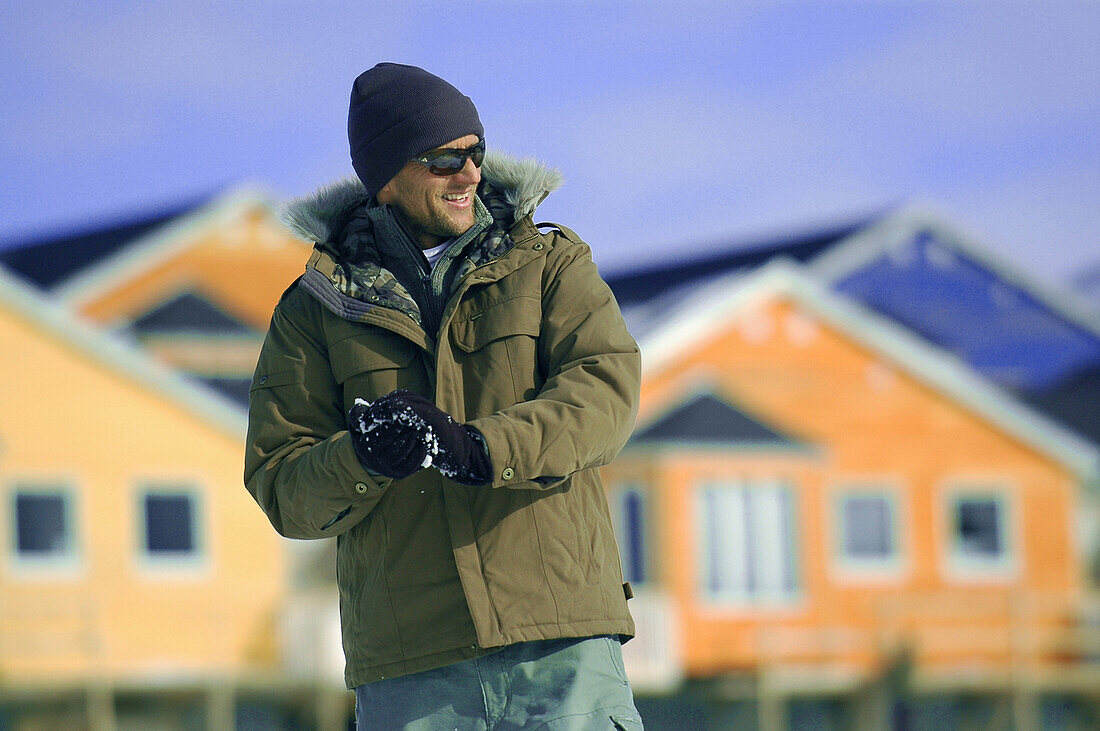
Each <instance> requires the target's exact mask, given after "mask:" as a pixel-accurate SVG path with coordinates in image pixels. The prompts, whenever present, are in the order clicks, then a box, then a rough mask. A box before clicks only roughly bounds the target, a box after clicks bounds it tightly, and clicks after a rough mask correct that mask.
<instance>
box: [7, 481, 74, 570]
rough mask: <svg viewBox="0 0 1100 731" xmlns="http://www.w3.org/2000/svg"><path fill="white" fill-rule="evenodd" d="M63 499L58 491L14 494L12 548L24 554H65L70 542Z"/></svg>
mask: <svg viewBox="0 0 1100 731" xmlns="http://www.w3.org/2000/svg"><path fill="white" fill-rule="evenodd" d="M66 523H67V521H66V520H65V499H64V496H62V495H59V494H49V493H43V494H31V493H20V494H17V495H16V496H15V526H16V528H15V532H16V539H15V543H16V549H17V550H18V552H19V553H21V554H25V555H28V556H57V555H60V554H64V553H67V552H68V551H69V547H70V541H69V536H68V531H67V525H66Z"/></svg>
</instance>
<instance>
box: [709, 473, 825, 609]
mask: <svg viewBox="0 0 1100 731" xmlns="http://www.w3.org/2000/svg"><path fill="white" fill-rule="evenodd" d="M754 490H756V491H763V490H767V491H771V492H773V493H778V494H781V495H782V496H783V497H784V499H785V501H786V506H787V521H788V523H787V531H786V536H785V540H783V541H781V542H778V543H776V544H774V545H773V546H772V548H775V547H776V546H779V547H780V550H781V551H782V555H781V556H780V557H779V559H780V561H781V562H782V563H784V564H785V567H784V571H785V573H787V574H788V575H789V578H790V581H791V587H790V589H789V590H783V589H780V590H778V591H769V590H757V591H752V592H747V591H741V590H738V589H736V588H731V589H720V590H718V591H715V590H714V589H713V588H712V587H711V580H710V579H711V573H712V568H713V567H712V566H711V556H712V555H713V553H714V551H713V550H712V546H711V545H710V538H711V536H710V530H709V529H710V523H709V521H710V519H711V518H712V515H711V511H710V506H709V505H708V495H709V494H710V493H712V492H716V491H729V492H731V493H740V494H741V495H742V497H743V498H744V499H747V500H751V497H750V492H749V491H754ZM798 495H799V491H798V490H796V489H795V488H794V487H793V485H792V484H791V482H790V481H789V480H786V479H777V478H774V477H765V478H756V477H739V478H725V479H708V480H705V481H703V482H701V483H700V484H699V485H698V487H697V489H696V490H695V491H694V499H695V510H694V518H695V526H696V529H695V531H694V532H695V534H696V542H695V550H696V561H695V565H696V577H695V587H696V591H697V594H698V596H699V599H700V603H701V604H702V605H703V606H704V607H707V608H714V609H719V610H723V611H731V610H732V611H750V612H751V611H756V610H761V609H765V610H777V609H778V610H782V609H793V608H797V607H798V606H799V605H800V604H801V602H802V600H803V592H804V587H803V581H804V579H803V568H802V553H801V548H802V544H801V541H800V540H799V536H800V534H801V528H802V526H801V521H800V519H799V506H798V502H797V497H798ZM760 524H761V523H754V525H760ZM744 527H745V526H744V522H743V521H742V523H741V524H740V525H737V524H731V526H730V529H731V530H732V531H733V536H732V538H731V539H730V540H731V541H732V542H734V543H745V542H746V541H752V542H753V544H754V545H755V546H756V547H757V548H759V547H760V546H761V543H760V541H759V540H755V541H754V540H753V539H752V538H748V537H746V536H745V535H744V532H743V530H742V529H743V528H744ZM772 558H773V559H774V558H775V556H774V555H773V556H772ZM745 568H746V571H747V570H749V568H750V567H749V566H748V564H746V566H745ZM759 568H760V566H759V564H755V565H753V566H752V569H753V570H758V569H759Z"/></svg>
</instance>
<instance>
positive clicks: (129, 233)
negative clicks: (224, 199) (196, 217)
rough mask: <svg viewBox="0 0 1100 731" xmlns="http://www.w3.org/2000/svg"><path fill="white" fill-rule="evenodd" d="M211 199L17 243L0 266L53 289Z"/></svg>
mask: <svg viewBox="0 0 1100 731" xmlns="http://www.w3.org/2000/svg"><path fill="white" fill-rule="evenodd" d="M211 197H212V196H209V195H207V196H202V197H201V198H198V199H195V200H192V201H190V202H188V203H186V204H179V205H175V206H172V207H171V208H168V209H165V210H162V211H159V212H157V213H149V214H146V215H144V216H141V217H138V218H133V219H130V220H128V221H124V222H119V223H116V224H112V225H109V226H104V227H101V228H94V229H86V230H84V231H80V232H76V233H70V234H62V235H53V236H47V237H39V238H34V239H27V240H24V241H20V242H15V243H13V244H9V245H7V246H6V247H5V248H4V250H3V251H0V264H3V265H4V266H6V267H7V268H8V269H11V270H12V271H14V272H16V273H18V274H21V275H22V276H23V277H25V278H27V279H29V280H30V281H32V282H34V283H35V284H37V285H38V286H39V287H42V288H43V289H50V288H51V287H54V286H55V285H57V284H59V283H61V282H63V281H64V280H66V279H68V278H69V277H70V276H72V275H74V274H76V273H77V272H79V271H80V270H82V269H84V268H86V267H89V266H91V265H94V264H96V263H97V262H99V261H101V260H103V259H105V258H106V257H108V256H110V255H112V254H114V253H115V252H117V251H119V250H121V249H122V248H123V247H125V246H126V244H128V243H130V242H131V241H134V240H135V239H138V238H140V237H141V236H144V235H146V234H148V233H150V232H152V231H154V230H156V229H157V228H159V227H160V226H163V225H165V224H166V223H168V222H170V221H172V220H173V219H175V218H179V217H180V216H182V215H184V214H186V213H189V212H191V211H193V210H195V209H196V208H198V207H199V206H201V205H202V204H203V203H205V202H207V201H208V200H210V198H211Z"/></svg>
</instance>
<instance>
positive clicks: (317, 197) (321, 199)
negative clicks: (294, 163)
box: [281, 150, 562, 243]
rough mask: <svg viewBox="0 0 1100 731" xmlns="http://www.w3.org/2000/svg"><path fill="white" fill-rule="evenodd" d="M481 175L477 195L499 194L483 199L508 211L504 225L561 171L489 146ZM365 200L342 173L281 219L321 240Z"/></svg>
mask: <svg viewBox="0 0 1100 731" xmlns="http://www.w3.org/2000/svg"><path fill="white" fill-rule="evenodd" d="M481 180H482V183H481V185H480V186H479V187H478V194H479V196H481V197H482V198H483V199H484V198H485V197H487V196H491V197H495V198H499V199H500V202H501V203H503V204H504V205H503V206H493V205H490V204H489V202H488V201H485V203H486V205H487V206H488V207H489V209H490V211H491V212H492V213H493V217H494V219H497V220H498V221H500V219H501V217H502V216H509V217H510V218H511V220H509V221H501V222H502V223H507V224H509V225H510V224H513V223H516V222H518V221H520V220H521V219H523V218H524V217H525V216H529V215H531V214H532V213H534V211H535V208H536V207H537V206H538V205H539V203H541V202H542V201H543V199H544V198H546V196H548V195H549V194H550V193H552V192H553V191H555V190H557V189H558V188H559V187H561V184H562V175H561V173H560V172H559V171H558V170H556V169H554V168H549V167H546V166H545V165H543V164H542V163H540V162H538V161H537V160H534V159H532V158H524V159H519V158H515V157H511V156H510V155H507V154H505V153H503V152H498V151H494V150H490V151H489V152H487V153H485V161H484V162H483V163H482V166H481ZM494 193H495V194H496V195H494ZM369 200H370V194H369V193H367V189H366V188H365V187H363V184H362V183H361V182H360V181H359V179H358V178H347V179H345V180H341V181H338V182H336V183H333V184H331V185H328V186H325V187H324V188H321V189H320V190H318V191H317V192H316V193H313V194H312V195H307V196H304V197H302V198H297V199H295V200H292V201H291V202H290V203H288V204H287V206H286V208H285V209H284V210H283V211H282V215H281V218H282V220H283V222H284V223H285V224H286V225H287V226H289V227H290V228H291V230H293V231H294V232H295V233H297V234H298V235H300V236H302V237H304V238H305V239H307V240H308V241H314V242H319V243H325V242H329V241H331V240H332V239H333V238H334V237H336V236H338V235H339V234H340V232H341V230H342V229H343V226H344V223H345V222H346V221H347V219H348V217H349V215H350V214H351V213H352V211H354V210H355V209H357V208H359V207H360V206H362V205H363V204H365V203H367V202H368V201H369Z"/></svg>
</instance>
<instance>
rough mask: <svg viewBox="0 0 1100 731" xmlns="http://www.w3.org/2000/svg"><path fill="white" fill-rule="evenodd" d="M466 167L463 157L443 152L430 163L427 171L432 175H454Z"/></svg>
mask: <svg viewBox="0 0 1100 731" xmlns="http://www.w3.org/2000/svg"><path fill="white" fill-rule="evenodd" d="M465 165H466V157H465V156H464V155H456V154H455V153H453V152H445V153H443V154H441V155H439V156H438V157H436V158H435V159H433V160H432V161H431V163H430V164H429V165H428V170H429V171H431V173H432V175H454V174H455V173H457V172H458V171H459V170H461V169H462V168H463V167H464V166H465Z"/></svg>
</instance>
